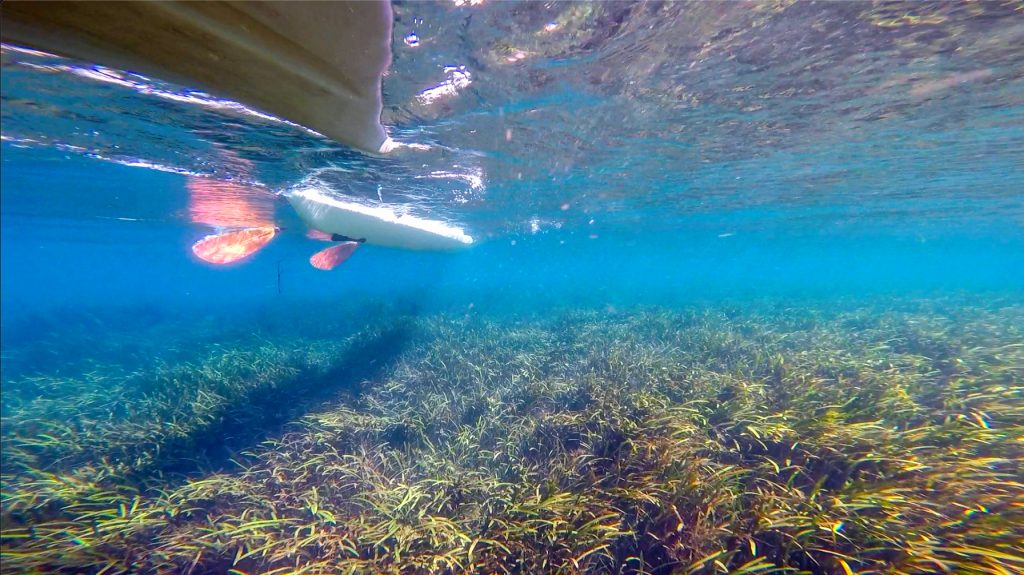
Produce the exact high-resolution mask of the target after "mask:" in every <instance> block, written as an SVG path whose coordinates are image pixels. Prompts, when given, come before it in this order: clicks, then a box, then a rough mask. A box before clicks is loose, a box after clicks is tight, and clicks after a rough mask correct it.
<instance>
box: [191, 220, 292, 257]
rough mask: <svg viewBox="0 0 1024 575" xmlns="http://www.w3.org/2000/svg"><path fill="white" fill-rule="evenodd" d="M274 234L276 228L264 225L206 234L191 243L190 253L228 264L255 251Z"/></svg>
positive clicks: (272, 237) (275, 233) (265, 243)
mask: <svg viewBox="0 0 1024 575" xmlns="http://www.w3.org/2000/svg"><path fill="white" fill-rule="evenodd" d="M275 235H277V228H275V227H273V226H265V227H260V228H246V229H244V230H236V231H233V232H225V233H223V234H216V235H212V236H206V237H205V238H203V239H201V240H199V241H198V242H196V243H195V244H193V245H192V253H194V254H196V256H197V257H198V258H199V259H201V260H203V261H204V262H209V263H211V264H216V265H225V264H230V263H234V262H237V261H238V260H241V259H244V258H246V257H248V256H251V255H252V254H254V253H256V252H257V251H259V249H260V248H262V247H263V246H265V245H267V244H268V243H269V242H270V240H272V239H274V236H275Z"/></svg>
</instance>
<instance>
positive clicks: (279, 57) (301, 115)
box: [0, 2, 392, 152]
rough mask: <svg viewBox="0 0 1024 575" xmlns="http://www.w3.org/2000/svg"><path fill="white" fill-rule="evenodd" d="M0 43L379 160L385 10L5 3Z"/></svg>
mask: <svg viewBox="0 0 1024 575" xmlns="http://www.w3.org/2000/svg"><path fill="white" fill-rule="evenodd" d="M0 10H2V14H3V32H2V37H3V40H4V42H10V43H14V44H19V45H23V46H28V47H32V48H38V49H40V50H46V51H49V52H53V53H57V54H62V55H65V56H70V57H74V58H79V59H84V60H88V61H91V62H95V63H98V64H102V65H105V66H111V67H115V68H120V69H123V70H129V71H134V72H139V73H142V74H146V75H152V76H154V77H158V78H161V79H166V80H169V81H173V82H177V83H180V84H183V85H185V86H188V87H191V88H199V89H202V90H206V91H209V92H210V93H212V94H216V95H219V96H223V97H227V98H231V99H233V100H237V101H239V102H242V103H244V104H248V105H250V106H253V107H256V108H259V109H261V110H263V111H265V112H269V113H271V114H274V115H276V116H279V117H281V118H284V119H287V120H290V121H292V122H295V123H297V124H300V125H302V126H305V127H306V128H309V129H312V130H315V131H317V132H319V133H321V134H323V135H325V136H327V137H329V138H332V139H334V140H337V141H339V142H342V143H344V144H348V145H350V146H353V147H355V148H358V149H361V150H364V151H370V152H379V151H381V150H382V146H384V144H385V142H386V141H387V134H386V133H385V131H384V128H383V126H382V125H381V124H380V113H381V109H382V99H381V77H382V75H383V73H384V71H385V70H386V69H387V67H388V66H389V65H390V62H391V19H392V13H391V7H390V4H389V3H387V2H4V3H3V6H2V8H0Z"/></svg>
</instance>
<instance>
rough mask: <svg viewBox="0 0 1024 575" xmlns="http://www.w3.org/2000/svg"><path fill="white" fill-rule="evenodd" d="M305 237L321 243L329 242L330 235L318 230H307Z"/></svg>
mask: <svg viewBox="0 0 1024 575" xmlns="http://www.w3.org/2000/svg"><path fill="white" fill-rule="evenodd" d="M306 237H307V238H309V239H311V240H317V241H321V242H329V241H331V234H329V233H327V232H321V231H320V230H309V231H308V232H306Z"/></svg>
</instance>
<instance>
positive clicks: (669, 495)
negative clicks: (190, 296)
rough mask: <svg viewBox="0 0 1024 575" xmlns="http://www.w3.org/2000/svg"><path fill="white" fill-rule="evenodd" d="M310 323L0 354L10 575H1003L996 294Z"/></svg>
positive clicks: (1005, 546)
mask: <svg viewBox="0 0 1024 575" xmlns="http://www.w3.org/2000/svg"><path fill="white" fill-rule="evenodd" d="M303 315H304V314H296V313H292V314H281V315H279V316H274V315H273V314H270V315H267V316H265V317H262V318H260V319H258V320H251V321H249V322H248V323H244V322H243V323H239V325H238V327H227V328H226V327H225V323H224V322H223V321H221V320H214V319H210V320H205V321H204V320H202V319H200V318H192V319H190V320H187V321H186V320H185V319H170V318H167V317H158V318H155V319H152V318H151V319H150V320H148V321H147V320H146V319H145V317H143V316H141V315H140V314H138V313H135V312H133V313H131V314H129V317H128V318H127V319H125V320H124V321H122V322H117V321H114V320H111V319H109V318H108V319H101V318H95V317H91V316H89V314H84V313H81V314H77V315H76V314H70V315H69V316H68V317H57V318H50V319H49V320H46V319H45V318H44V319H38V318H37V322H36V324H35V326H34V328H33V329H34V330H35V333H34V334H29V335H28V336H24V337H21V338H20V339H19V343H18V344H17V345H14V344H10V345H7V344H5V346H6V347H5V349H4V364H5V366H4V375H3V430H2V447H3V456H2V464H3V477H2V481H3V485H2V490H3V497H2V521H3V527H2V536H3V548H2V553H3V557H2V559H3V570H4V573H108V574H114V573H129V572H130V573H190V574H194V575H198V574H204V573H235V574H243V573H244V574H256V573H265V574H270V573H276V574H286V573H310V574H314V573H366V574H370V573H407V574H413V573H416V574H418V573H481V574H492V573H524V574H535V573H536V574H540V573H652V574H669V573H680V574H682V573H727V572H728V573H772V572H790V573H797V572H806V573H835V574H849V573H941V572H950V573H954V572H955V573H986V574H993V575H996V574H1010V573H1020V572H1022V570H1024V550H1022V543H1021V542H1022V540H1024V527H1022V525H1024V484H1022V482H1024V469H1022V461H1024V332H1022V330H1024V306H1022V305H1020V304H1019V303H1017V302H1014V301H1002V302H1000V301H988V302H984V304H983V305H982V304H979V303H971V302H968V301H966V300H963V301H961V300H955V301H954V300H942V301H936V300H930V301H921V300H919V301H910V300H906V301H900V302H896V303H893V302H891V301H885V302H845V303H834V304H820V305H816V306H814V305H801V306H799V307H793V306H786V305H782V304H777V303H776V304H757V305H746V304H744V305H725V304H721V305H712V306H705V307H693V308H681V309H675V310H669V309H659V308H644V309H630V310H619V311H614V310H604V309H602V310H563V311H560V312H557V313H549V314H544V315H538V316H536V317H526V316H521V317H518V318H496V317H492V318H488V317H484V316H479V315H466V314H464V313H463V312H459V313H449V314H445V313H437V314H428V315H422V314H420V315H416V314H411V313H408V311H407V310H406V311H403V310H402V309H400V308H399V307H396V306H377V307H373V308H370V309H364V310H363V311H362V313H360V314H354V313H347V314H346V313H342V312H338V313H337V314H336V315H337V317H336V318H335V319H330V318H326V319H325V318H324V314H323V312H322V310H321V311H320V312H318V313H315V314H305V316H307V317H313V318H315V319H316V320H317V322H318V323H316V324H315V325H314V324H313V323H312V319H311V320H310V323H309V324H308V325H295V324H294V320H295V318H296V317H303ZM47 321H50V322H51V325H48V324H47V323H46V322H47ZM122 324H125V325H122ZM127 324H131V325H132V326H133V327H126V325H127ZM53 326H60V328H59V329H56V328H54V329H51V327H53ZM140 326H141V327H140Z"/></svg>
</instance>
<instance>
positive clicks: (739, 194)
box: [3, 2, 1024, 237]
mask: <svg viewBox="0 0 1024 575" xmlns="http://www.w3.org/2000/svg"><path fill="white" fill-rule="evenodd" d="M456 4H457V3H441V4H421V3H414V2H412V3H402V4H398V5H396V6H395V18H396V24H395V28H394V35H395V41H394V63H393V66H392V69H391V71H390V73H389V74H388V76H387V78H386V80H385V86H384V92H385V102H386V109H385V112H384V117H383V120H384V123H385V125H387V126H388V127H389V129H390V131H391V133H392V135H393V136H394V137H395V138H396V139H398V140H400V141H404V142H409V143H420V144H427V145H429V146H430V150H428V151H416V150H403V151H401V152H399V153H397V154H395V155H394V156H393V157H388V158H371V157H367V156H364V155H361V154H358V153H355V152H352V151H350V150H347V149H342V148H340V147H339V146H337V145H335V144H332V143H331V142H329V141H326V140H323V139H321V138H319V137H317V136H314V135H311V134H308V133H306V132H304V131H303V130H302V129H301V128H298V127H296V126H293V125H288V124H286V123H282V122H280V121H275V120H273V119H268V118H264V117H261V116H259V115H257V114H254V113H248V112H246V111H240V110H239V108H240V107H238V106H230V105H226V104H225V103H222V102H218V101H216V100H215V99H212V98H209V97H206V96H204V95H199V94H193V93H190V92H189V91H188V90H186V89H184V88H181V87H177V86H170V85H166V84H163V83H161V82H159V81H157V80H153V79H146V78H142V77H137V76H133V75H131V74H122V73H118V72H115V71H109V70H103V69H98V68H95V67H92V66H89V65H87V64H84V63H78V62H72V61H68V60H64V59H59V58H53V57H48V56H45V55H37V54H31V53H26V52H23V51H18V50H12V49H5V50H4V53H3V73H4V76H3V97H4V100H3V103H4V109H3V120H4V124H3V134H4V137H5V138H6V139H8V142H7V143H6V144H5V147H6V148H7V149H8V150H9V149H10V148H11V147H12V146H16V145H23V144H24V145H30V146H38V147H44V148H58V149H61V150H65V151H69V152H70V153H73V154H86V155H91V156H94V157H102V158H105V159H110V160H114V161H120V162H128V163H140V162H142V163H147V164H156V165H159V166H160V167H161V168H163V169H169V170H175V171H182V172H188V173H196V174H203V175H209V176H213V177H215V178H221V179H232V180H240V181H244V182H258V183H261V184H263V185H265V186H267V187H269V188H270V189H278V188H281V187H286V186H289V185H292V184H294V183H296V182H299V181H302V180H304V179H308V178H315V179H316V180H318V181H320V182H322V183H324V184H326V185H328V186H330V188H331V189H333V190H335V191H336V192H337V193H339V194H345V195H354V196H361V197H365V198H371V199H376V198H378V197H379V198H380V199H383V200H384V201H386V202H401V203H405V204H406V205H411V206H414V207H415V209H416V210H418V211H422V212H425V213H430V214H435V215H441V216H443V217H446V218H450V219H454V220H458V221H460V222H463V223H464V224H466V225H467V226H469V227H470V228H472V229H474V230H475V231H476V233H477V235H479V236H482V237H495V236H499V237H500V236H505V235H508V234H512V233H516V232H522V231H529V230H530V229H531V227H533V228H537V227H539V228H540V229H542V230H553V229H561V230H564V231H566V232H577V233H586V232H587V231H588V230H589V229H590V226H600V227H604V226H608V227H610V228H612V229H615V230H618V231H622V230H624V229H625V230H628V229H629V228H631V227H633V226H643V227H644V228H645V229H651V228H655V229H664V230H670V229H673V228H676V227H678V226H680V225H687V224H691V223H693V222H694V221H699V222H706V221H707V220H712V221H714V222H715V223H716V224H720V223H722V221H723V220H725V221H726V222H727V225H728V227H730V229H731V228H733V227H738V226H750V227H754V228H757V227H764V226H769V225H772V224H773V223H774V222H776V221H783V222H785V224H784V225H797V226H805V225H809V224H810V225H819V226H833V225H838V226H846V225H857V226H868V227H875V226H882V227H891V226H893V225H901V226H902V225H912V226H915V227H923V228H929V227H932V226H936V225H941V226H943V227H945V226H950V225H952V226H975V225H978V224H983V225H988V224H989V223H992V224H1002V225H1006V224H1017V225H1019V224H1020V222H1021V220H1022V209H1024V208H1022V205H1021V198H1020V191H1021V190H1022V189H1024V176H1022V170H1021V168H1020V166H1021V165H1024V57H1022V53H1021V49H1020V45H1022V44H1024V13H1022V12H1021V10H1020V7H1019V5H1016V4H1015V3H1013V2H981V3H926V4H920V3H909V4H903V3H875V4H873V3H867V2H834V3H815V4H811V3H793V2H759V3H739V2H737V3H707V2H679V3H669V4H662V3H622V2H607V3H592V4H572V3H507V2H488V3H482V4H477V5H469V3H462V4H465V5H456ZM12 155H13V154H12ZM19 158H20V156H19ZM378 194H379V196H378ZM69 195H71V197H69V198H68V200H69V201H70V202H75V201H77V198H76V197H74V196H73V195H72V194H70V193H69ZM132 211H133V210H132V209H131V208H130V207H128V206H126V207H125V209H124V210H123V213H122V215H123V216H126V217H131V216H133V215H137V214H133V213H132ZM95 215H97V214H95V213H90V210H89V209H88V206H87V205H86V206H85V209H84V210H81V211H79V212H78V213H77V216H78V217H81V218H89V217H92V216H95ZM748 216H749V217H748ZM174 217H175V214H165V218H166V219H174ZM590 220H594V221H595V222H594V224H590V223H589V222H590Z"/></svg>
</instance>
